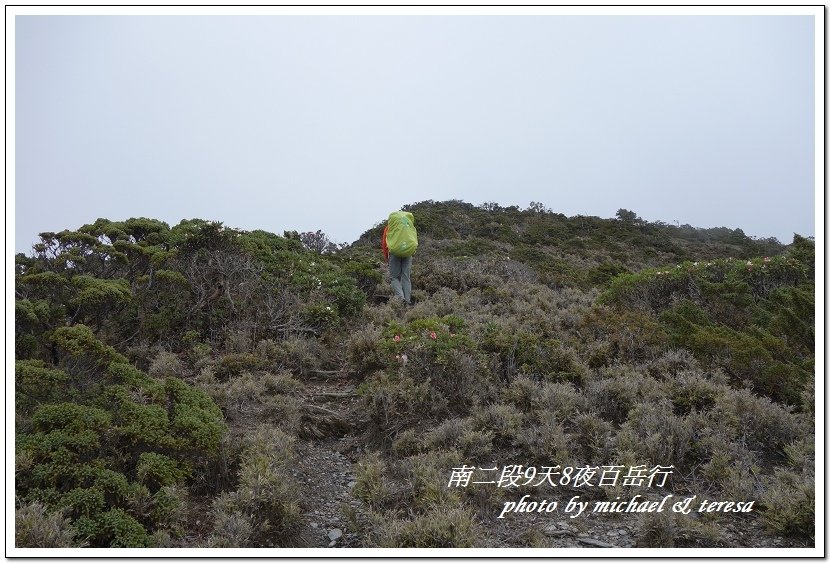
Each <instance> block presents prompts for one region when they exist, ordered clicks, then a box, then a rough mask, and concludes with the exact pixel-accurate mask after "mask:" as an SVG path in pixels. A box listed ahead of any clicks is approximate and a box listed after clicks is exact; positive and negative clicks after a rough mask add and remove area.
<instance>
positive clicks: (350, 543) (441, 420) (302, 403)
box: [14, 201, 816, 549]
mask: <svg viewBox="0 0 830 563" xmlns="http://www.w3.org/2000/svg"><path fill="white" fill-rule="evenodd" d="M400 212H401V213H399V214H395V213H393V215H395V221H396V223H395V226H394V229H395V230H394V232H393V233H392V234H391V235H390V234H389V231H388V230H387V226H389V225H390V224H391V223H390V221H391V219H390V221H387V219H386V218H384V217H382V218H379V222H378V223H377V224H376V225H374V226H372V227H371V228H369V229H368V230H367V231H366V232H365V233H364V234H363V235H362V236H361V237H360V238H359V240H357V241H356V242H354V243H353V244H350V245H337V244H335V243H333V242H332V241H330V240H329V239H328V237H327V236H326V235H325V234H324V233H323V231H321V230H318V231H317V232H316V233H297V232H283V234H282V235H278V234H274V233H269V232H265V231H243V230H240V229H235V228H232V227H228V226H225V225H223V224H221V223H217V222H211V221H204V220H200V219H190V220H184V221H181V222H180V223H179V224H177V225H175V226H172V227H171V226H169V225H168V224H166V223H164V222H161V221H158V220H154V219H148V218H133V219H129V220H126V221H109V220H106V219H98V220H97V221H95V222H94V223H91V224H87V225H83V226H81V227H79V228H76V229H75V230H63V231H59V232H48V233H42V234H41V235H40V242H39V243H38V244H36V245H35V246H34V248H33V251H32V253H31V254H30V255H24V254H18V255H17V256H16V259H15V267H16V272H15V273H16V277H15V359H16V365H15V388H14V389H15V427H14V428H15V436H14V446H15V491H14V493H15V508H16V511H15V545H16V546H17V547H20V548H25V547H62V548H71V547H76V548H85V547H98V548H101V547H105V548H116V547H162V548H182V547H232V548H266V547H267V548H281V547H321V548H325V547H331V548H336V547H347V548H363V547H398V548H408V547H459V548H463V547H484V548H495V549H498V548H501V547H527V548H556V547H588V548H590V547H598V546H601V547H617V548H627V547H726V548H728V547H769V548H779V547H808V546H813V545H814V543H815V448H814V444H815V433H814V428H815V402H816V398H815V391H814V389H815V386H814V380H815V346H816V343H815V318H814V314H815V313H814V311H815V293H816V287H815V281H814V279H815V254H814V253H815V250H814V243H813V241H812V240H811V239H810V238H805V237H802V236H799V235H797V234H796V235H794V237H793V240H792V241H791V242H790V243H789V244H782V243H781V242H779V241H778V240H776V239H756V238H751V237H747V236H746V235H745V234H744V233H743V232H742V231H741V230H740V229H729V228H717V229H698V228H694V227H692V226H689V225H683V226H673V225H668V224H665V223H659V222H658V223H650V222H646V221H643V220H641V219H640V218H639V217H637V215H636V213H634V212H632V211H628V210H625V209H621V210H619V212H618V213H617V217H616V218H614V219H601V218H598V217H588V216H577V217H566V216H564V215H561V214H559V213H554V212H553V211H551V210H548V209H546V208H545V207H544V206H543V205H541V204H538V203H532V204H531V205H530V206H529V207H528V208H527V209H520V208H519V207H517V206H512V207H502V206H500V205H498V204H494V203H487V204H483V205H479V206H475V205H472V204H468V203H464V202H462V201H446V202H433V201H425V202H420V203H415V204H412V205H408V206H405V207H404V208H403V209H402V210H400ZM397 221H400V222H401V223H400V225H403V227H400V226H399V223H397ZM390 228H391V227H390ZM401 228H405V229H410V230H407V231H405V234H406V236H405V237H402V235H401V232H404V231H401V230H400V229H401ZM402 239H405V240H404V242H407V248H406V253H408V256H403V255H400V256H399V255H398V254H395V253H396V252H397V253H399V254H401V252H402V251H400V250H399V246H400V243H401V240H402ZM387 243H388V244H387ZM384 250H386V256H384V254H385V253H384ZM390 253H391V255H392V256H390V255H389V254H390ZM387 260H389V262H388V263H387ZM390 272H391V277H390ZM395 281H397V285H396V284H395Z"/></svg>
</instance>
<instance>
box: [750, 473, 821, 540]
mask: <svg viewBox="0 0 830 563" xmlns="http://www.w3.org/2000/svg"><path fill="white" fill-rule="evenodd" d="M760 504H761V507H762V508H763V509H764V511H763V513H762V516H761V520H762V522H763V523H764V525H765V526H766V527H767V528H768V529H770V530H772V531H773V532H775V533H777V534H781V535H784V536H787V537H792V538H799V539H807V540H811V541H814V539H815V534H816V529H815V519H816V494H815V477H814V475H813V474H812V473H809V472H802V473H796V472H794V471H790V470H787V469H776V471H775V473H774V474H773V476H772V478H771V479H770V480H769V483H768V484H767V489H766V491H764V494H763V495H762V497H761V501H760Z"/></svg>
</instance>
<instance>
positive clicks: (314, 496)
mask: <svg viewBox="0 0 830 563" xmlns="http://www.w3.org/2000/svg"><path fill="white" fill-rule="evenodd" d="M303 394H304V409H303V411H304V414H303V425H302V430H301V432H300V436H301V437H300V440H298V442H297V459H298V464H297V467H296V469H295V472H294V476H295V478H296V479H297V480H298V481H299V482H300V483H301V487H302V509H303V527H304V530H303V532H302V537H303V538H304V543H305V544H306V547H360V536H359V535H358V534H357V533H356V531H357V530H355V529H354V527H355V526H354V524H353V523H352V524H350V521H349V520H350V518H349V514H362V513H363V511H364V507H363V503H362V502H361V501H360V500H359V499H357V498H356V497H355V496H354V495H353V494H352V487H354V485H355V474H354V466H353V462H354V461H355V460H357V459H358V458H359V457H360V455H361V454H362V452H361V447H360V445H359V444H358V443H357V440H356V439H355V436H354V432H355V426H356V425H357V424H359V421H358V420H357V417H356V415H357V413H359V409H358V407H359V403H360V400H359V397H357V395H356V393H355V387H354V385H353V384H352V383H351V382H349V381H348V380H347V378H346V377H344V376H334V377H329V378H326V379H319V380H315V381H312V382H310V383H307V384H306V387H305V390H304V393H303ZM352 522H353V520H352Z"/></svg>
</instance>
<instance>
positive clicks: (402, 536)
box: [371, 507, 480, 548]
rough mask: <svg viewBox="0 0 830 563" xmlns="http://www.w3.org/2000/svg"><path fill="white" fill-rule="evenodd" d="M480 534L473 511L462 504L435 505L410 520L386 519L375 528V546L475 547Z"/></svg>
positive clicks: (373, 544) (373, 541)
mask: <svg viewBox="0 0 830 563" xmlns="http://www.w3.org/2000/svg"><path fill="white" fill-rule="evenodd" d="M479 537H480V530H479V525H478V523H477V522H476V520H475V517H474V515H473V514H472V513H471V512H470V511H469V510H466V509H464V508H461V507H454V508H435V509H433V510H431V511H429V512H427V513H424V514H420V515H417V516H415V517H413V518H412V519H410V520H398V519H394V518H391V519H384V520H382V521H381V524H380V526H379V529H377V530H375V532H374V534H373V539H372V540H371V545H372V546H376V547H397V548H402V547H456V548H458V547H475V546H476V544H477V540H478V538H479Z"/></svg>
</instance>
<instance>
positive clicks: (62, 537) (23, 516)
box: [14, 501, 85, 548]
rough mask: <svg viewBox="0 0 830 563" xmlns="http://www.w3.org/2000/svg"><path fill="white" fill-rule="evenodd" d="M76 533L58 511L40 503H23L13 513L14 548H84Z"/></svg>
mask: <svg viewBox="0 0 830 563" xmlns="http://www.w3.org/2000/svg"><path fill="white" fill-rule="evenodd" d="M77 535H78V532H77V530H76V529H75V527H74V526H72V523H71V521H70V520H69V518H67V517H66V516H65V515H64V514H63V513H62V512H61V511H60V510H49V508H48V507H47V506H46V505H44V504H43V503H40V502H37V501H35V502H31V503H24V504H22V505H20V506H18V507H17V508H16V509H15V512H14V545H15V547H38V548H41V547H62V548H72V547H84V546H85V543H84V542H82V541H80V540H79V539H77Z"/></svg>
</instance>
